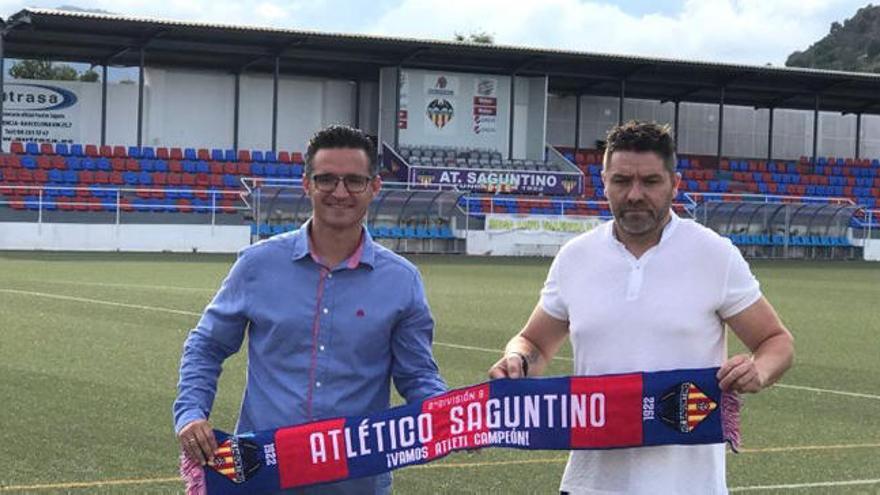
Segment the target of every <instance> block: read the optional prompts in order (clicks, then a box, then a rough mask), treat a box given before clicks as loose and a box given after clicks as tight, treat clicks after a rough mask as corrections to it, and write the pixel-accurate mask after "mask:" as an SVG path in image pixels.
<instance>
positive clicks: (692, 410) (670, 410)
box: [660, 382, 718, 433]
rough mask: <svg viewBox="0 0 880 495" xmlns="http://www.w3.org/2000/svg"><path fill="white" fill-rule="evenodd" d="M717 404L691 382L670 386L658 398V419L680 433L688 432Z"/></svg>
mask: <svg viewBox="0 0 880 495" xmlns="http://www.w3.org/2000/svg"><path fill="white" fill-rule="evenodd" d="M717 407H718V404H716V403H715V401H713V400H712V399H710V398H709V397H708V396H706V394H704V393H703V391H702V390H700V388H699V387H697V386H696V385H694V384H693V383H691V382H684V383H680V384H678V385H676V386H675V387H672V388H670V389H669V390H668V391H666V393H664V394H663V396H662V397H661V398H660V419H661V420H663V422H664V423H666V424H667V425H669V426H671V427H672V428H674V429H675V430H677V431H680V432H681V433H690V432H692V431H694V428H696V427H697V425H699V424H700V422H701V421H703V420H704V419H706V416H708V415H709V414H711V413H712V411H714V410H715V409H716V408H717Z"/></svg>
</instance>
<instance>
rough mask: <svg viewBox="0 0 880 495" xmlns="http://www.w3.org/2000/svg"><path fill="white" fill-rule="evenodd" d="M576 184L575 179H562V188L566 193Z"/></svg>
mask: <svg viewBox="0 0 880 495" xmlns="http://www.w3.org/2000/svg"><path fill="white" fill-rule="evenodd" d="M576 186H577V181H576V180H571V179H563V180H562V188H563V189H565V192H566V193H570V192H571V191H572V190H574V188H575V187H576Z"/></svg>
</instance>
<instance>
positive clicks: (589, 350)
mask: <svg viewBox="0 0 880 495" xmlns="http://www.w3.org/2000/svg"><path fill="white" fill-rule="evenodd" d="M675 163H676V157H675V146H674V141H673V138H672V135H671V133H670V131H669V128H668V126H660V125H657V124H646V123H638V122H629V123H626V124H624V125H622V126H619V127H616V128H614V129H612V130H611V131H610V132H609V134H608V139H607V144H606V149H605V157H604V161H603V170H602V182H603V184H604V186H605V195H606V197H607V198H608V202H609V204H610V207H611V212H612V214H613V215H614V220H613V221H611V222H607V223H605V224H604V225H602V226H600V227H598V228H596V229H594V230H593V231H592V232H589V233H586V234H584V235H581V236H578V237H577V238H575V239H573V240H572V241H570V242H568V243H567V244H566V245H565V246H563V248H562V249H561V250H560V251H559V254H558V255H557V256H556V259H555V260H554V261H553V264H552V266H551V267H550V273H549V274H548V276H547V281H546V282H545V284H544V289H543V291H542V292H541V300H540V302H539V303H538V305H537V307H535V310H534V311H533V312H532V315H531V317H530V318H529V321H528V322H527V323H526V325H525V328H523V330H522V331H520V332H519V334H517V335H516V336H515V337H513V338H512V339H511V340H510V342H509V343H508V344H507V347H506V351H505V354H504V356H503V357H502V358H501V359H500V360H499V361H498V362H497V363H495V365H493V366H492V368H491V369H490V370H489V375H490V377H492V378H501V377H510V378H518V377H521V376H524V375H525V374H528V375H540V374H541V373H542V372H543V370H544V369H545V368H546V366H547V363H548V362H549V361H550V360H551V359H552V358H553V356H554V354H556V352H557V351H558V350H559V347H560V346H561V345H562V344H563V342H564V341H565V338H566V337H570V339H571V343H572V348H573V350H574V368H575V369H574V372H575V374H577V375H602V374H609V373H627V372H638V371H659V370H671V369H680V368H709V367H714V366H720V367H721V369H720V371H719V372H718V379H719V383H720V385H721V388H722V389H723V390H728V391H735V392H758V391H759V390H761V389H763V388H765V387H767V386H769V385H770V384H772V383H773V382H775V381H776V380H778V379H779V377H780V376H782V374H783V373H784V372H785V371H786V370H787V369H788V368H789V366H791V363H792V359H793V355H794V348H793V344H792V342H793V340H792V336H791V334H790V333H789V331H788V330H787V329H786V328H785V326H783V324H782V322H781V321H780V320H779V317H778V316H777V314H776V311H775V310H774V309H773V307H772V306H771V305H770V303H769V302H767V300H766V299H765V298H764V297H763V296H762V295H761V291H760V289H759V286H758V281H757V280H756V279H755V277H754V276H753V275H752V273H751V272H750V270H749V266H748V264H747V263H746V261H745V260H744V259H743V257H742V255H741V254H740V252H739V250H738V249H737V248H736V247H734V246H733V244H731V243H730V241H728V240H727V239H725V238H723V237H721V236H719V235H718V234H716V233H715V232H713V231H711V230H709V229H707V228H705V227H703V226H701V225H699V224H697V223H696V222H693V221H691V220H683V219H679V218H678V216H677V215H676V214H675V213H673V212H672V210H671V204H672V200H673V199H674V198H675V196H676V194H677V192H678V184H679V182H680V181H681V176H680V175H679V174H677V173H676V171H675ZM725 324H727V325H728V326H729V327H730V329H731V330H733V333H734V334H735V335H736V336H737V337H738V338H739V339H740V340H741V341H742V342H743V343H744V344H745V345H746V347H748V348H749V350H750V351H751V352H750V353H749V354H740V355H736V356H733V357H731V358H729V359H728V358H727V357H726V345H725V337H726V334H725V330H724V325H725ZM560 490H561V491H562V492H563V493H571V494H627V495H632V494H642V493H644V494H647V493H651V494H685V493H687V494H690V493H699V494H702V495H710V494H726V493H727V484H726V481H725V467H724V446H723V445H721V444H716V445H695V446H679V445H673V446H661V447H647V448H633V449H619V450H605V451H597V450H594V451H586V450H580V451H573V452H572V453H571V455H570V457H569V461H568V465H567V466H566V469H565V474H564V475H563V478H562V483H561V486H560Z"/></svg>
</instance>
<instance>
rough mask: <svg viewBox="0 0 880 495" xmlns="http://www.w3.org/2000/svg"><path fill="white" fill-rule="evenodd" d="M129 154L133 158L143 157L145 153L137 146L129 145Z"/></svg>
mask: <svg viewBox="0 0 880 495" xmlns="http://www.w3.org/2000/svg"><path fill="white" fill-rule="evenodd" d="M128 156H129V157H131V158H143V154H142V153H141V149H140V148H138V147H137V146H129V147H128Z"/></svg>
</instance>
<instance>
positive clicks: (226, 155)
mask: <svg viewBox="0 0 880 495" xmlns="http://www.w3.org/2000/svg"><path fill="white" fill-rule="evenodd" d="M223 160H224V161H227V162H237V161H238V157H237V156H235V150H225V151H224V152H223Z"/></svg>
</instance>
